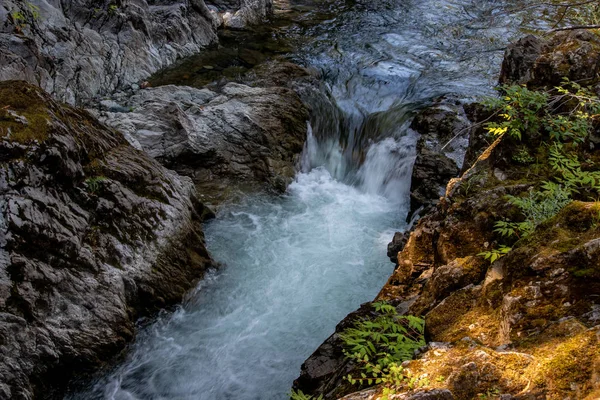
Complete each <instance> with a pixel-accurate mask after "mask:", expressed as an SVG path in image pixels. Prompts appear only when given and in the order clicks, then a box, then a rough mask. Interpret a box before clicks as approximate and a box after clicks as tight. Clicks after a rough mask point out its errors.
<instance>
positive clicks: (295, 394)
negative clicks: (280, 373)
mask: <svg viewBox="0 0 600 400" xmlns="http://www.w3.org/2000/svg"><path fill="white" fill-rule="evenodd" d="M290 400H323V395H319V397H314V396H310V395H308V394H304V393H302V390H298V391H295V390H292V392H291V393H290Z"/></svg>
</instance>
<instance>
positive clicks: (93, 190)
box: [85, 176, 106, 195]
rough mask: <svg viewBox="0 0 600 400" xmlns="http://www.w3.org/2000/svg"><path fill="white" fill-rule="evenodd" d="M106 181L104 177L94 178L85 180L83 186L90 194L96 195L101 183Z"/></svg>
mask: <svg viewBox="0 0 600 400" xmlns="http://www.w3.org/2000/svg"><path fill="white" fill-rule="evenodd" d="M105 180H106V178H105V177H104V176H94V177H91V178H87V179H86V180H85V186H86V187H87V190H88V192H89V193H90V194H92V195H96V194H97V193H98V192H99V191H100V189H101V188H102V184H103V182H104V181H105Z"/></svg>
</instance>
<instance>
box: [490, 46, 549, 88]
mask: <svg viewBox="0 0 600 400" xmlns="http://www.w3.org/2000/svg"><path fill="white" fill-rule="evenodd" d="M543 47H544V41H543V40H542V39H539V38H538V37H536V36H533V35H528V36H525V37H524V38H522V39H519V40H517V41H516V42H515V43H511V44H510V45H509V46H508V47H507V49H506V51H505V53H504V60H503V61H502V70H501V72H500V83H503V84H505V83H506V84H525V83H528V82H529V81H531V80H532V79H533V73H534V71H533V70H534V67H535V64H536V61H537V59H538V57H539V56H540V55H541V54H542V49H543Z"/></svg>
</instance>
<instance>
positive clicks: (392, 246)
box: [387, 232, 410, 264]
mask: <svg viewBox="0 0 600 400" xmlns="http://www.w3.org/2000/svg"><path fill="white" fill-rule="evenodd" d="M409 236H410V234H409V233H408V232H405V233H402V232H396V233H395V234H394V238H393V239H392V241H391V242H390V243H388V247H387V256H388V257H389V258H390V261H391V262H393V263H394V264H396V263H398V253H400V252H401V251H402V250H403V249H404V246H406V242H408V238H409Z"/></svg>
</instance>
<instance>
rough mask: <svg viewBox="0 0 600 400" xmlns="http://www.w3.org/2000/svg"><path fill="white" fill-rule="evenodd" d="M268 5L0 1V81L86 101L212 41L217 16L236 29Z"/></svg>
mask: <svg viewBox="0 0 600 400" xmlns="http://www.w3.org/2000/svg"><path fill="white" fill-rule="evenodd" d="M232 7H233V8H232ZM236 7H239V9H238V8H236ZM270 9H271V1H270V0H239V1H232V2H221V1H217V2H214V3H213V5H212V6H211V7H210V8H209V7H208V6H207V5H206V4H205V3H204V1H203V0H190V1H182V0H163V1H147V0H127V1H116V2H113V1H108V0H107V1H95V0H74V1H68V2H64V1H53V0H31V1H27V2H25V1H18V0H6V1H3V2H2V4H1V5H0V80H7V79H25V80H27V81H28V82H30V83H34V84H37V85H39V86H41V87H42V88H43V89H45V90H46V91H47V92H49V93H51V94H52V95H54V97H55V98H56V99H58V100H62V101H66V102H68V103H71V104H79V103H82V102H89V101H90V99H92V98H94V97H96V96H102V95H105V94H107V93H111V92H113V91H114V90H116V89H125V88H130V87H133V88H134V89H135V88H136V87H137V86H138V85H139V84H140V83H141V82H142V81H143V80H144V79H146V78H148V77H149V76H150V75H151V74H152V73H154V72H156V71H158V70H159V69H162V68H165V67H167V66H169V65H171V64H172V63H173V62H174V61H175V60H177V59H178V58H181V57H184V56H188V55H192V54H195V53H197V52H199V51H200V50H202V49H203V48H205V47H206V46H209V45H212V44H216V42H217V35H216V29H217V27H218V26H219V25H220V24H222V23H223V21H224V20H225V21H229V22H228V23H229V25H231V26H235V27H242V26H244V25H245V24H248V23H257V22H259V21H260V20H261V19H262V18H264V17H265V15H266V14H267V13H269V12H270ZM221 14H223V15H225V16H226V17H225V18H224V17H223V15H221Z"/></svg>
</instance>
